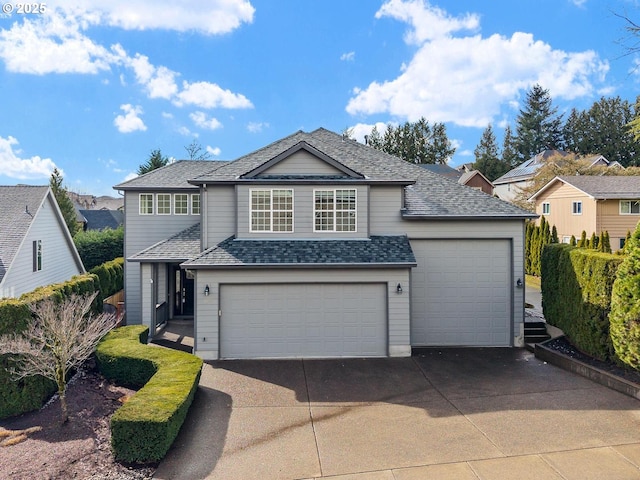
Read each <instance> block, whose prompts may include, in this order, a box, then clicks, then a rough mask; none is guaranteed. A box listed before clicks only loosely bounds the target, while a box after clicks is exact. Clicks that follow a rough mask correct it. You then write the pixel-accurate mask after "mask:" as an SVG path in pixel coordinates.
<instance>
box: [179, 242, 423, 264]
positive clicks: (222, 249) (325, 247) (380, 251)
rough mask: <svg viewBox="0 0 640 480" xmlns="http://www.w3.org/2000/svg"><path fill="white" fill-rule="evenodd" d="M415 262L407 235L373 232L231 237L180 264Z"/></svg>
mask: <svg viewBox="0 0 640 480" xmlns="http://www.w3.org/2000/svg"><path fill="white" fill-rule="evenodd" d="M415 264H416V259H415V256H414V255H413V251H412V250H411V245H410V244H409V239H408V238H407V237H406V236H372V237H370V238H369V239H365V240H236V239H235V238H234V237H230V238H228V239H226V240H224V241H223V242H221V243H220V244H218V245H217V246H215V247H213V248H210V249H208V250H206V251H204V252H203V253H202V254H201V255H198V256H197V257H195V258H194V259H192V260H189V261H187V262H185V263H183V264H182V266H183V267H185V268H198V267H241V266H254V267H258V266H273V265H282V266H285V265H286V266H305V265H306V266H308V265H313V266H314V267H320V266H324V267H340V266H375V267H385V266H386V267H397V266H415Z"/></svg>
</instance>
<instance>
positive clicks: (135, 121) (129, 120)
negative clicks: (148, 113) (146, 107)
mask: <svg viewBox="0 0 640 480" xmlns="http://www.w3.org/2000/svg"><path fill="white" fill-rule="evenodd" d="M120 110H122V111H123V112H124V115H118V116H117V117H116V118H115V120H114V121H113V124H114V125H115V126H116V128H117V129H118V131H119V132H120V133H131V132H135V131H138V130H141V131H145V130H146V129H147V126H146V125H145V124H144V122H143V121H142V119H141V118H140V115H142V107H141V106H140V105H136V106H135V107H134V106H133V105H131V104H130V103H126V104H124V105H120Z"/></svg>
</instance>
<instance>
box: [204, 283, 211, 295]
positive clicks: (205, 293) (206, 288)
mask: <svg viewBox="0 0 640 480" xmlns="http://www.w3.org/2000/svg"><path fill="white" fill-rule="evenodd" d="M209 292H210V290H209V285H207V286H205V287H204V296H205V297H208V296H209Z"/></svg>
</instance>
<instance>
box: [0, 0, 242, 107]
mask: <svg viewBox="0 0 640 480" xmlns="http://www.w3.org/2000/svg"><path fill="white" fill-rule="evenodd" d="M92 3H93V2H92ZM99 3H100V4H101V5H98V7H96V8H98V11H93V10H91V9H89V10H87V9H84V8H82V5H81V6H80V7H77V8H74V9H73V10H70V9H64V8H60V9H57V10H55V9H53V6H55V4H54V5H53V6H50V7H51V8H50V9H49V11H48V12H47V14H46V15H40V16H37V17H34V18H30V17H26V16H24V17H23V18H21V21H15V22H14V23H13V24H12V25H11V28H9V29H8V30H6V29H0V60H3V61H4V63H5V66H6V69H7V70H8V71H10V72H13V73H28V74H37V75H45V74H51V73H58V74H60V73H76V74H97V73H99V72H102V71H110V70H112V69H113V68H114V67H124V68H125V69H128V70H131V71H132V72H133V75H134V77H135V80H136V83H137V84H138V85H140V86H141V87H142V88H143V90H144V91H145V93H146V95H147V96H148V97H149V98H151V99H156V98H162V99H165V100H171V101H172V102H173V103H174V104H176V105H179V106H182V105H196V106H199V107H201V108H217V107H221V108H229V109H233V108H251V107H253V105H252V104H251V102H250V101H249V100H248V99H247V98H246V97H245V96H244V95H241V94H237V93H233V92H231V91H230V90H225V89H223V88H221V87H220V86H219V85H217V84H215V83H210V82H204V81H203V82H192V83H191V82H187V81H183V83H182V86H179V85H178V82H177V79H178V77H180V73H179V72H175V71H173V70H171V69H170V68H168V67H165V66H163V65H153V64H152V63H151V62H150V61H149V58H148V57H147V56H145V55H142V54H140V53H136V54H135V55H133V56H131V55H129V54H128V53H127V52H126V51H125V49H124V48H123V47H122V46H121V45H119V44H114V45H111V46H110V47H109V48H107V47H105V46H103V45H100V44H98V43H96V42H94V41H93V40H92V39H91V38H89V37H88V36H87V35H86V33H85V32H86V30H87V29H88V28H89V27H90V26H93V25H97V24H101V23H103V22H104V21H105V18H106V17H105V12H104V11H103V10H104V9H108V10H109V12H112V11H113V12H115V11H116V10H117V8H116V5H118V4H121V5H124V4H125V3H126V4H127V5H129V3H132V4H133V5H132V6H130V7H131V8H130V9H129V10H131V9H133V10H135V11H137V12H138V13H139V12H141V11H143V10H144V8H142V7H143V6H144V4H147V5H146V10H147V11H148V12H153V11H154V9H157V10H161V11H163V12H164V11H165V6H163V7H162V8H159V7H158V6H157V5H155V4H153V3H151V2H144V1H141V0H138V1H134V2H122V1H116V2H104V1H103V2H99ZM186 3H194V5H193V9H194V10H196V11H199V12H200V13H199V16H200V17H201V16H202V15H203V14H206V12H207V11H208V10H211V9H213V10H215V9H224V8H228V9H229V10H230V11H234V9H235V8H236V7H239V6H241V5H243V4H246V5H248V6H249V7H251V5H250V4H248V3H246V2H243V1H240V0H219V1H214V2H207V5H208V6H205V7H202V5H200V4H199V3H198V4H197V5H196V4H195V3H196V2H186ZM179 4H180V5H181V6H180V7H176V8H185V9H186V7H187V5H185V2H179ZM209 4H213V6H210V5H209ZM127 8H129V7H126V8H125V7H123V11H127ZM101 9H102V10H101ZM203 9H204V12H203ZM251 9H253V7H251ZM133 10H131V11H132V12H133ZM113 12H112V13H113ZM132 15H134V13H132ZM134 16H135V15H134ZM149 16H150V17H153V15H151V14H150V15H149ZM109 18H111V17H109ZM132 18H133V17H132ZM216 18H217V17H216ZM132 21H133V20H132ZM176 22H178V23H177V24H176V26H175V28H176V29H178V30H183V29H194V28H195V27H193V26H189V27H187V25H189V24H188V22H187V23H185V24H182V23H180V22H181V21H180V20H179V19H176ZM210 23H216V22H215V21H211V22H210ZM108 24H109V25H113V24H112V23H108ZM115 25H119V23H117V22H116V23H115ZM180 25H182V27H184V28H182V27H180ZM119 26H121V25H119ZM139 28H141V29H142V28H153V27H152V26H150V25H146V26H145V25H143V24H140V27H139ZM166 28H169V27H166ZM212 28H213V27H212ZM207 33H212V31H209V30H207ZM120 84H121V85H123V86H126V84H127V81H126V78H125V76H124V75H122V74H120Z"/></svg>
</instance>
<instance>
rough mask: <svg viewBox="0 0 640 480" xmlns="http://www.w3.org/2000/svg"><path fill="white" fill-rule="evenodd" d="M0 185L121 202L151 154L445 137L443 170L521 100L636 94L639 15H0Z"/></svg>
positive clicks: (351, 9)
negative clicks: (308, 136)
mask: <svg viewBox="0 0 640 480" xmlns="http://www.w3.org/2000/svg"><path fill="white" fill-rule="evenodd" d="M0 3H1V4H2V5H3V11H5V12H6V11H8V10H10V9H11V8H13V12H12V13H10V14H6V13H5V14H0V86H1V87H2V90H1V91H0V92H1V94H2V99H1V104H0V105H1V114H0V184H4V185H12V184H16V183H29V184H45V183H47V181H48V177H49V175H50V173H51V170H52V169H53V167H54V166H55V167H58V168H59V169H61V170H62V172H63V175H64V179H65V184H66V186H67V187H68V188H69V189H71V190H74V191H77V192H80V193H92V194H94V195H105V194H106V195H116V192H115V191H114V190H113V189H112V188H111V187H112V186H113V185H115V184H117V183H120V182H122V181H123V180H125V179H127V178H131V176H132V175H134V172H135V171H136V170H137V168H138V166H139V165H140V164H141V163H144V162H145V161H146V160H147V158H148V156H149V153H150V152H151V150H153V149H158V148H159V149H161V151H162V153H163V154H164V155H167V156H169V157H172V158H176V159H181V158H185V157H186V156H187V152H186V150H185V148H184V147H185V146H187V145H189V144H190V143H191V142H192V141H194V140H195V141H196V142H198V143H199V144H200V145H201V146H202V147H203V148H206V149H207V150H208V151H209V152H210V154H211V157H212V158H213V159H221V160H232V159H235V158H237V157H239V156H241V155H243V154H245V153H248V152H250V151H253V150H255V149H257V148H260V147H262V146H264V145H266V144H268V143H270V142H272V141H274V140H277V139H279V138H282V137H284V136H286V135H289V134H292V133H294V132H295V131H297V130H300V129H302V130H305V131H311V130H313V129H316V128H318V127H324V128H327V129H330V130H333V131H336V132H340V131H342V130H344V129H346V128H353V132H354V134H355V136H356V138H358V139H362V138H363V136H364V134H365V133H368V132H369V131H370V130H371V128H372V126H373V125H376V124H386V123H389V122H392V123H402V122H405V121H407V120H409V121H415V120H417V119H418V118H420V117H422V116H424V117H425V118H426V119H427V120H429V121H430V122H444V123H445V124H446V126H447V133H448V136H449V138H450V139H451V140H452V141H453V142H454V145H455V146H456V149H457V150H456V154H455V155H454V157H453V158H452V159H451V161H450V162H451V164H452V165H457V164H460V163H463V162H469V161H473V150H474V148H475V147H476V145H477V143H478V141H479V139H480V136H481V134H482V131H483V130H484V128H485V127H486V126H487V124H489V123H491V124H492V125H493V127H494V130H495V132H496V134H497V137H498V141H499V142H501V141H502V134H503V129H504V126H505V125H506V124H511V125H512V126H513V125H514V119H515V117H516V116H517V114H518V109H519V108H520V107H521V106H522V101H523V99H524V96H525V93H526V92H527V90H528V89H529V88H530V87H531V86H532V85H533V84H535V83H539V84H541V85H542V86H543V87H544V88H546V89H548V90H549V92H550V94H551V96H552V98H553V101H554V104H555V105H556V106H557V107H558V108H559V110H560V111H561V112H565V111H568V110H570V109H571V108H573V107H576V108H580V109H584V108H588V107H590V106H591V104H592V103H593V102H594V101H597V100H598V99H599V98H600V97H601V96H616V95H619V96H620V97H622V98H623V99H626V100H629V101H631V102H634V101H635V98H636V96H637V95H638V94H640V90H639V87H640V70H638V69H637V68H636V66H637V65H638V63H639V62H640V56H634V55H625V54H626V50H625V47H624V44H625V42H626V43H627V44H630V43H632V42H633V39H630V38H629V36H628V33H627V32H626V30H625V22H624V20H622V19H620V18H618V17H617V16H616V14H621V15H628V16H629V17H630V18H631V19H633V20H635V21H636V22H640V11H639V9H638V3H637V0H633V1H632V0H518V1H516V2H514V1H513V0H509V1H506V0H491V1H484V2H477V1H471V0H440V1H433V2H428V1H427V0H386V1H385V0H366V1H359V2H355V1H351V2H345V1H344V0H323V1H314V0H278V1H273V0H209V1H196V0H181V1H178V0H174V1H172V2H165V1H150V0H91V1H90V0H53V1H47V2H45V3H44V4H41V5H44V9H43V10H44V12H42V13H31V14H26V13H19V12H18V10H19V8H20V4H19V3H18V2H13V3H11V2H7V1H6V0H4V1H0Z"/></svg>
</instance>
